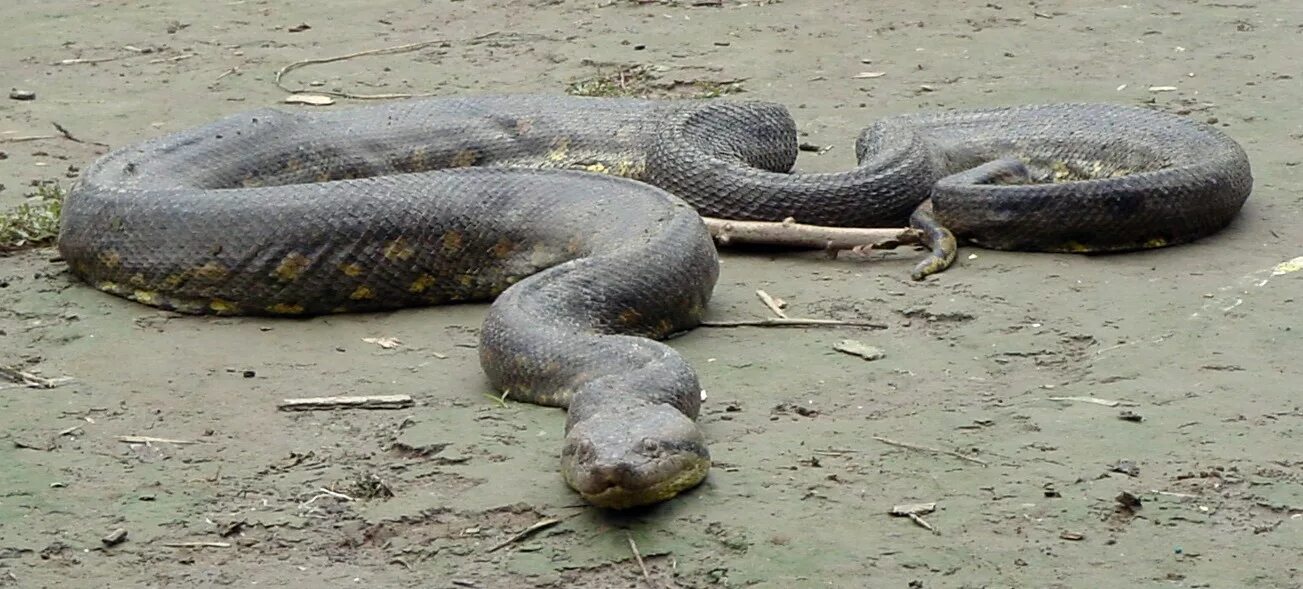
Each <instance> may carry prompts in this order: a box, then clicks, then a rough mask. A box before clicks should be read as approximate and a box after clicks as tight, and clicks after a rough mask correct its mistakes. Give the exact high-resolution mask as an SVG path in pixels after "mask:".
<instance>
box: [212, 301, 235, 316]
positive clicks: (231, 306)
mask: <svg viewBox="0 0 1303 589" xmlns="http://www.w3.org/2000/svg"><path fill="white" fill-rule="evenodd" d="M208 308H209V309H212V310H214V311H216V312H218V313H234V312H235V310H236V309H237V307H236V306H235V303H232V302H230V301H224V300H222V299H213V300H211V301H208Z"/></svg>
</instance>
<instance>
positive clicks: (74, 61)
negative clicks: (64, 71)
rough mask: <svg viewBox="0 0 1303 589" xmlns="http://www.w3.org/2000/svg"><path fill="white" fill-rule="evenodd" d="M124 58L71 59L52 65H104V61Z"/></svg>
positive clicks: (122, 56)
mask: <svg viewBox="0 0 1303 589" xmlns="http://www.w3.org/2000/svg"><path fill="white" fill-rule="evenodd" d="M124 57H127V56H126V55H118V56H114V57H74V58H72V59H60V60H59V61H56V62H54V65H78V64H83V63H104V62H106V61H114V60H118V59H122V58H124Z"/></svg>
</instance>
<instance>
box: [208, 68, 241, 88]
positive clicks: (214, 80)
mask: <svg viewBox="0 0 1303 589" xmlns="http://www.w3.org/2000/svg"><path fill="white" fill-rule="evenodd" d="M239 71H240V66H232V67H231V69H229V70H226V71H224V72H222V74H221V75H220V76H217V77H216V78H214V79H213V83H214V84H216V83H218V82H220V81H222V78H225V77H226V76H229V75H231V74H234V73H237V72H239Z"/></svg>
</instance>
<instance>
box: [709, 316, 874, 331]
mask: <svg viewBox="0 0 1303 589" xmlns="http://www.w3.org/2000/svg"><path fill="white" fill-rule="evenodd" d="M700 325H701V327H803V326H811V325H833V326H845V327H868V328H871V329H887V325H886V324H885V323H874V322H872V321H842V320H840V319H807V318H802V317H770V318H768V319H742V320H737V321H702V322H701V324H700Z"/></svg>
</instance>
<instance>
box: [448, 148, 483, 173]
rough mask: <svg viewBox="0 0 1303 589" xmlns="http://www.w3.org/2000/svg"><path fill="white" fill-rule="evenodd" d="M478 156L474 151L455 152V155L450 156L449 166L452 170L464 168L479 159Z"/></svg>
mask: <svg viewBox="0 0 1303 589" xmlns="http://www.w3.org/2000/svg"><path fill="white" fill-rule="evenodd" d="M479 156H480V154H479V153H477V152H476V151H475V150H474V149H463V150H461V151H459V152H457V155H454V156H452V162H450V164H449V165H451V166H452V167H454V168H464V167H466V166H470V165H473V164H474V163H475V160H477V159H479Z"/></svg>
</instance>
